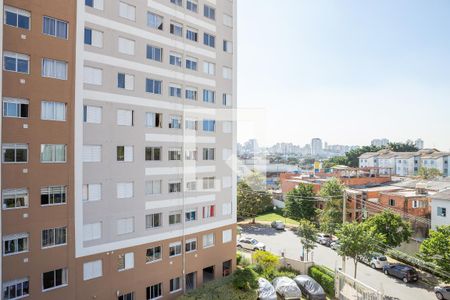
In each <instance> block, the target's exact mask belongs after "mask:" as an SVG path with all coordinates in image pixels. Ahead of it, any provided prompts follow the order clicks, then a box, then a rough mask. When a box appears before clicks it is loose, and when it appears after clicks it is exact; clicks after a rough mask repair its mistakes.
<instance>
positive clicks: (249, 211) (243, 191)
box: [237, 181, 272, 223]
mask: <svg viewBox="0 0 450 300" xmlns="http://www.w3.org/2000/svg"><path fill="white" fill-rule="evenodd" d="M271 206H272V197H271V196H270V194H269V193H267V192H265V191H254V190H253V189H252V188H251V187H250V186H249V185H248V184H247V183H245V182H243V181H241V182H239V183H238V186H237V214H238V216H239V217H242V218H252V223H255V217H256V216H257V215H258V214H260V213H262V212H264V211H266V210H267V209H268V208H269V207H271Z"/></svg>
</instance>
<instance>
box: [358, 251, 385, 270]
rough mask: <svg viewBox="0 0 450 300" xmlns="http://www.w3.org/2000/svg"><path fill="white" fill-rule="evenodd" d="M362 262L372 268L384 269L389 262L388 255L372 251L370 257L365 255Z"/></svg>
mask: <svg viewBox="0 0 450 300" xmlns="http://www.w3.org/2000/svg"><path fill="white" fill-rule="evenodd" d="M361 262H363V263H365V264H366V265H369V266H370V267H372V269H383V268H384V266H387V265H388V264H389V263H388V261H387V258H386V256H384V255H383V254H381V253H372V254H370V255H369V257H363V258H362V259H361Z"/></svg>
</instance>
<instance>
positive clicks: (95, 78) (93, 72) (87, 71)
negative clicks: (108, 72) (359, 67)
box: [83, 66, 103, 85]
mask: <svg viewBox="0 0 450 300" xmlns="http://www.w3.org/2000/svg"><path fill="white" fill-rule="evenodd" d="M83 72H84V73H83V80H84V81H83V82H84V83H86V84H92V85H102V81H103V78H102V77H103V70H102V69H99V68H93V67H88V66H84V71H83Z"/></svg>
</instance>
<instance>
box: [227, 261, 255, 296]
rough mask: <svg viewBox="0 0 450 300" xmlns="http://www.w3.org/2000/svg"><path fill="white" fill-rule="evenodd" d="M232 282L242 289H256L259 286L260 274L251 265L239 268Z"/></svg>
mask: <svg viewBox="0 0 450 300" xmlns="http://www.w3.org/2000/svg"><path fill="white" fill-rule="evenodd" d="M232 284H233V286H234V287H235V288H237V289H240V290H244V291H249V290H255V289H257V288H258V274H257V273H256V272H255V271H253V270H252V269H251V268H249V267H246V268H244V269H237V270H236V272H234V274H233V279H232Z"/></svg>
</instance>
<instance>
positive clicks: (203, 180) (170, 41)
mask: <svg viewBox="0 0 450 300" xmlns="http://www.w3.org/2000/svg"><path fill="white" fill-rule="evenodd" d="M2 2H4V3H2ZM0 3H1V4H2V6H3V7H4V13H3V27H2V30H3V47H2V50H3V52H2V57H3V73H2V100H3V118H2V136H1V138H2V172H1V173H2V178H1V179H2V182H1V188H2V213H1V224H2V228H1V233H2V250H3V251H2V268H1V269H2V273H1V276H2V278H1V280H2V289H3V297H4V299H16V298H20V297H23V296H26V295H28V296H29V297H30V299H119V300H125V299H127V300H128V299H157V298H158V299H159V298H161V297H163V298H165V299H166V298H167V299H171V298H176V297H177V296H179V295H180V294H182V293H183V292H184V291H187V290H190V289H193V288H195V287H196V286H198V285H201V284H202V283H204V282H206V281H208V280H211V279H213V278H218V277H222V276H226V275H228V274H229V273H230V272H231V271H232V270H233V269H234V267H235V260H234V257H235V245H236V242H235V236H236V230H235V222H236V201H235V199H236V193H235V189H236V183H235V177H236V176H235V168H234V165H235V159H234V158H233V157H234V154H235V153H236V146H235V145H236V143H235V136H236V135H235V132H236V128H235V122H234V120H235V113H234V111H233V108H235V106H236V100H235V99H236V84H235V81H234V79H235V78H236V76H235V72H236V56H235V49H236V43H235V41H236V23H235V18H234V17H233V16H235V9H236V5H235V2H234V1H231V0H148V1H147V0H145V1H144V0H108V1H104V0H85V1H74V0H67V1H58V2H54V1H40V0H29V1H23V0H5V1H1V0H0Z"/></svg>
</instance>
